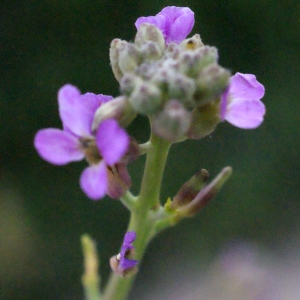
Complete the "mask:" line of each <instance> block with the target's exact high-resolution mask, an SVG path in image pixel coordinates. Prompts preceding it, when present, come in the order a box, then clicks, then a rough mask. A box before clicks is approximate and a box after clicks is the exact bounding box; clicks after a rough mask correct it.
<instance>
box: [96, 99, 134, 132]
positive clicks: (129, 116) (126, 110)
mask: <svg viewBox="0 0 300 300" xmlns="http://www.w3.org/2000/svg"><path fill="white" fill-rule="evenodd" d="M135 117H136V112H135V111H134V110H133V108H132V106H131V105H130V103H129V101H128V98H126V97H125V96H119V97H117V98H115V99H113V100H111V101H108V102H106V103H104V104H102V105H101V106H100V107H99V108H98V109H97V110H96V112H95V115H94V120H93V124H92V130H93V131H96V130H97V128H98V127H99V124H100V123H101V122H102V121H104V120H106V119H116V120H117V121H118V122H119V124H120V126H121V127H126V126H128V125H129V124H130V123H131V122H132V120H133V119H134V118H135Z"/></svg>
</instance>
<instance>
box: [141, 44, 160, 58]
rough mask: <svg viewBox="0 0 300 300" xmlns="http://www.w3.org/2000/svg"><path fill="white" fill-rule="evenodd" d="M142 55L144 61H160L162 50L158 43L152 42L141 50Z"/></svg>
mask: <svg viewBox="0 0 300 300" xmlns="http://www.w3.org/2000/svg"><path fill="white" fill-rule="evenodd" d="M140 51H141V54H142V56H143V60H146V61H149V60H158V59H160V58H161V56H162V50H161V49H160V48H159V46H158V45H157V43H154V42H152V41H148V42H146V43H145V44H144V45H143V46H142V47H141V48H140Z"/></svg>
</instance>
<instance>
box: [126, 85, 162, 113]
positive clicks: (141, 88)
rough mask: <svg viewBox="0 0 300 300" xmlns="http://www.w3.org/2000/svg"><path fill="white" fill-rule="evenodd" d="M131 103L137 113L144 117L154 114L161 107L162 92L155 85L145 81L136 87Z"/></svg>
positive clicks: (130, 99) (130, 98)
mask: <svg viewBox="0 0 300 300" xmlns="http://www.w3.org/2000/svg"><path fill="white" fill-rule="evenodd" d="M129 102H130V104H131V105H132V107H133V108H134V109H135V110H136V111H137V112H139V113H141V114H144V115H147V114H153V113H155V112H156V111H157V110H158V109H159V107H160V106H161V102H162V95H161V91H160V90H159V89H158V88H157V87H156V86H155V85H154V84H151V83H149V82H145V81H143V82H142V83H141V84H138V85H137V86H136V87H135V89H134V90H133V92H132V94H131V95H130V97H129Z"/></svg>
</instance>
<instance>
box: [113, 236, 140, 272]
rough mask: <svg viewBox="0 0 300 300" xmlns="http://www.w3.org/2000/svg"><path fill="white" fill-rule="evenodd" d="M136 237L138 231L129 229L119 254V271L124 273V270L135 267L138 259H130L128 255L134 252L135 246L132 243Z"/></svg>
mask: <svg viewBox="0 0 300 300" xmlns="http://www.w3.org/2000/svg"><path fill="white" fill-rule="evenodd" d="M135 238H136V233H135V232H134V231H129V232H127V233H126V234H125V236H124V241H123V245H122V247H121V252H120V254H119V255H118V256H117V259H118V260H119V265H118V272H119V273H124V271H126V270H129V269H132V268H134V267H135V266H136V265H137V263H138V261H137V260H134V259H129V258H128V256H130V254H131V253H132V251H133V249H134V246H133V245H132V243H133V242H134V240H135Z"/></svg>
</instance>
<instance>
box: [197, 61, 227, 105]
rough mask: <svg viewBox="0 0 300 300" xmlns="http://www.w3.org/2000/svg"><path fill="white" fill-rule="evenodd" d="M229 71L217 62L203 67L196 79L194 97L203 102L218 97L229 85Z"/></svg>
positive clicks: (200, 102)
mask: <svg viewBox="0 0 300 300" xmlns="http://www.w3.org/2000/svg"><path fill="white" fill-rule="evenodd" d="M229 79H230V72H229V71H228V70H225V69H224V68H222V67H221V66H219V65H217V64H211V65H208V66H207V67H205V68H204V69H203V70H202V72H201V73H200V75H199V78H198V80H197V84H196V85H197V91H196V94H195V99H196V101H197V103H199V104H204V103H207V102H209V101H211V100H214V99H216V98H217V97H219V96H220V95H221V94H222V92H223V91H224V90H225V89H226V88H227V86H228V85H229Z"/></svg>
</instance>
